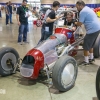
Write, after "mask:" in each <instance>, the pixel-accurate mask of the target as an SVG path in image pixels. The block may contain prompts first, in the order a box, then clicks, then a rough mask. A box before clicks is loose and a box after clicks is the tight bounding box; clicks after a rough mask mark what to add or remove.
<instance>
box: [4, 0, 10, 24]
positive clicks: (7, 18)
mask: <svg viewBox="0 0 100 100" xmlns="http://www.w3.org/2000/svg"><path fill="white" fill-rule="evenodd" d="M8 6H9V3H8V2H7V3H6V6H5V13H6V25H8V24H9V23H8V22H9V15H10V11H9V7H8Z"/></svg>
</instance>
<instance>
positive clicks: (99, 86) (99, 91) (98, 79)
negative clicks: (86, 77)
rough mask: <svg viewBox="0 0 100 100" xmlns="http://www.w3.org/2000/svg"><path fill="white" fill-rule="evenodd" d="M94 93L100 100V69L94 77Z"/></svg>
mask: <svg viewBox="0 0 100 100" xmlns="http://www.w3.org/2000/svg"><path fill="white" fill-rule="evenodd" d="M96 92H97V97H98V99H99V100H100V68H99V69H98V71H97V75H96Z"/></svg>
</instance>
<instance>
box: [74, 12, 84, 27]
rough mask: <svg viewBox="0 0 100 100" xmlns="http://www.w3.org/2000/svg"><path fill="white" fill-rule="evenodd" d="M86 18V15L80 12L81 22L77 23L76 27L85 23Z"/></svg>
mask: <svg viewBox="0 0 100 100" xmlns="http://www.w3.org/2000/svg"><path fill="white" fill-rule="evenodd" d="M85 18H86V13H85V12H80V14H79V22H75V25H77V26H81V25H82V24H83V23H84V21H85Z"/></svg>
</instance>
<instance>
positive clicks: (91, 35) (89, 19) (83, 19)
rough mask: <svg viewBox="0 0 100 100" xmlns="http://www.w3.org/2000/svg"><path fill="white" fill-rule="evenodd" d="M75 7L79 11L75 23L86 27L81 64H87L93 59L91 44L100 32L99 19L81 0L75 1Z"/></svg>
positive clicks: (92, 44)
mask: <svg viewBox="0 0 100 100" xmlns="http://www.w3.org/2000/svg"><path fill="white" fill-rule="evenodd" d="M76 7H77V10H78V11H79V12H80V13H79V22H75V24H76V25H78V26H81V25H82V24H84V26H85V29H86V36H85V37H84V44H83V48H84V61H83V62H82V63H81V64H82V65H89V64H90V63H92V62H93V61H94V56H93V46H94V44H95V41H96V39H97V37H98V35H99V33H100V21H99V20H98V18H97V15H96V14H95V12H94V11H93V10H92V9H91V8H89V7H87V6H85V3H84V2H83V1H77V3H76ZM89 55H90V58H89Z"/></svg>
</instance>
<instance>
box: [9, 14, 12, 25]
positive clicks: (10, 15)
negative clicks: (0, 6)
mask: <svg viewBox="0 0 100 100" xmlns="http://www.w3.org/2000/svg"><path fill="white" fill-rule="evenodd" d="M9 19H10V23H12V14H9Z"/></svg>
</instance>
